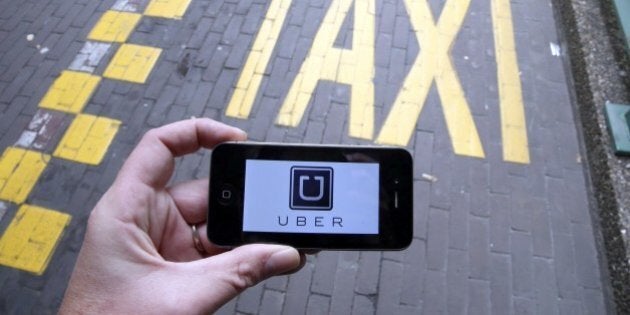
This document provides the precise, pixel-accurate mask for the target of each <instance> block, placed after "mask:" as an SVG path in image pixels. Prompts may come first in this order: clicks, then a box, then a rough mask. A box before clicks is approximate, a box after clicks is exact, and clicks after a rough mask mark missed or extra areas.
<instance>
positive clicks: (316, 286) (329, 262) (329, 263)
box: [311, 252, 339, 296]
mask: <svg viewBox="0 0 630 315" xmlns="http://www.w3.org/2000/svg"><path fill="white" fill-rule="evenodd" d="M338 259H339V255H338V254H337V253H334V252H321V253H319V254H317V261H316V263H315V272H314V273H313V279H312V281H311V292H313V293H319V294H322V295H329V296H330V295H332V291H333V287H334V282H335V270H336V269H337V260H338Z"/></svg>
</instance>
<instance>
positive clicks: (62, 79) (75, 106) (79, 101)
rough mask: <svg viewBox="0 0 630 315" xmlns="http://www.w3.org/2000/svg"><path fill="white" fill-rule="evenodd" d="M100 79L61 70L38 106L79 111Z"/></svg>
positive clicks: (72, 111)
mask: <svg viewBox="0 0 630 315" xmlns="http://www.w3.org/2000/svg"><path fill="white" fill-rule="evenodd" d="M100 81H101V78H100V77H98V76H94V75H91V74H88V73H83V72H75V71H63V72H62V73H61V76H59V78H57V80H55V82H54V83H53V85H52V86H51V87H50V89H49V90H48V93H46V95H45V96H44V98H43V99H42V100H41V102H40V107H43V108H49V109H54V110H59V111H64V112H69V113H79V112H81V111H82V110H83V107H84V106H85V104H86V103H87V101H88V100H89V98H90V96H92V93H93V92H94V90H95V89H96V86H97V85H98V83H99V82H100Z"/></svg>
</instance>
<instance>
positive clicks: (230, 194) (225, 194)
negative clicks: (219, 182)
mask: <svg viewBox="0 0 630 315" xmlns="http://www.w3.org/2000/svg"><path fill="white" fill-rule="evenodd" d="M234 199H235V196H234V186H232V185H230V184H223V186H221V190H220V191H219V197H218V202H219V204H221V205H224V206H228V205H230V204H232V203H233V202H234Z"/></svg>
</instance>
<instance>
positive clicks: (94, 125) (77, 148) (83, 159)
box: [53, 114, 120, 165]
mask: <svg viewBox="0 0 630 315" xmlns="http://www.w3.org/2000/svg"><path fill="white" fill-rule="evenodd" d="M119 127H120V121H118V120H114V119H110V118H104V117H97V116H93V115H85V114H81V115H77V117H76V118H75V119H74V121H73V122H72V124H71V125H70V127H69V128H68V131H66V134H65V135H64V136H63V138H62V139H61V142H60V143H59V146H57V149H56V150H55V152H54V153H53V156H55V157H59V158H63V159H66V160H71V161H75V162H79V163H84V164H91V165H98V164H100V163H101V161H102V160H103V157H104V156H105V153H107V149H108V148H109V145H110V144H111V143H112V140H114V136H116V133H117V132H118V128H119Z"/></svg>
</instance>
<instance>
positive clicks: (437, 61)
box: [377, 0, 484, 158]
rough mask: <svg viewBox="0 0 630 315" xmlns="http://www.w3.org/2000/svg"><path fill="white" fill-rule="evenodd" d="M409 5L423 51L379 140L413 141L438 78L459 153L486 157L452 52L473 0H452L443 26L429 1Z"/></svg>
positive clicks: (411, 1)
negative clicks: (452, 58)
mask: <svg viewBox="0 0 630 315" xmlns="http://www.w3.org/2000/svg"><path fill="white" fill-rule="evenodd" d="M405 4H406V6H407V12H409V18H410V20H411V24H412V27H413V29H414V33H415V34H416V36H417V39H418V42H419V43H420V47H422V50H421V52H420V55H419V56H418V57H417V59H416V61H415V62H414V64H413V66H412V68H411V71H410V72H409V75H408V76H407V78H406V79H405V81H404V83H403V88H402V90H401V91H400V93H399V94H398V97H397V98H396V101H395V102H394V106H393V108H392V110H391V112H390V113H389V116H388V117H387V119H386V121H385V124H384V126H383V129H382V130H381V133H380V135H379V136H378V139H377V142H378V143H386V144H395V145H403V146H405V145H407V143H409V140H410V138H411V136H412V134H413V132H414V129H415V126H416V123H417V122H418V118H419V115H420V113H421V112H422V108H423V107H424V103H425V101H426V98H427V94H428V93H429V89H430V88H431V85H432V84H433V81H434V80H435V82H436V85H437V89H438V92H439V94H440V97H441V101H442V102H441V104H442V109H443V110H444V116H445V118H446V125H447V128H448V132H449V134H450V136H451V141H452V143H453V150H454V151H455V153H457V154H459V155H467V156H473V157H479V158H483V157H484V151H483V148H482V146H481V140H480V139H479V134H478V132H477V128H476V126H475V122H474V121H473V119H472V115H471V113H470V109H469V107H468V102H467V101H466V97H465V96H464V91H463V89H462V86H461V83H460V82H459V78H458V77H457V73H456V72H455V67H454V66H453V62H452V60H451V57H450V54H449V53H450V50H451V47H452V45H453V42H454V40H455V38H456V37H457V34H458V33H459V30H460V28H461V25H462V23H463V21H464V18H465V17H466V13H467V12H468V7H469V5H470V0H448V1H447V2H446V4H445V5H444V9H443V11H442V15H441V16H440V18H439V22H438V23H437V24H436V23H435V22H434V18H433V14H432V13H431V9H430V8H429V4H428V3H427V2H426V1H425V0H406V1H405Z"/></svg>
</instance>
